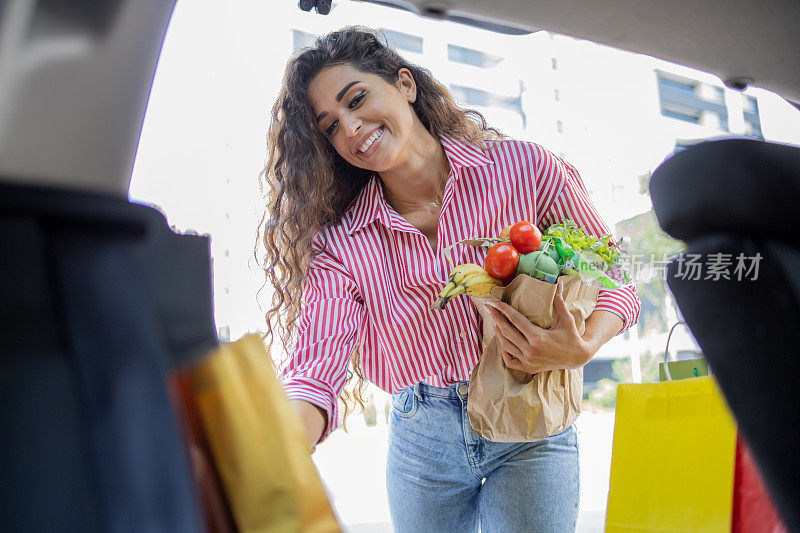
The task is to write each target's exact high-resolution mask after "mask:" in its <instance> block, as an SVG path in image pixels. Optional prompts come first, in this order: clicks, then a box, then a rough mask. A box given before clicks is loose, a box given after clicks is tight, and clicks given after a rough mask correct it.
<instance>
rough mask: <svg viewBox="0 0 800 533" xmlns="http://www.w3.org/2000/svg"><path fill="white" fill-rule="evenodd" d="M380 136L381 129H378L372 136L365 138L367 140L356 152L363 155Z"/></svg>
mask: <svg viewBox="0 0 800 533" xmlns="http://www.w3.org/2000/svg"><path fill="white" fill-rule="evenodd" d="M382 134H383V128H381V129H379V130H378V131H376V132H375V133H373V134H372V135H370V136H369V137H368V138H367V140H366V141H364V144H362V145H361V148H359V149H358V151H359V152H361V153H362V154H363V153H364V152H366V151H367V150H369V147H370V146H372V143H374V142H375V141H377V140H378V138H379V137H380V136H381V135H382Z"/></svg>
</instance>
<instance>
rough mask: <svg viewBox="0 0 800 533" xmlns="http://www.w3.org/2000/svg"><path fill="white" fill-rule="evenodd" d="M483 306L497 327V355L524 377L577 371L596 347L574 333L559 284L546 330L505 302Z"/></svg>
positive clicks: (587, 360) (574, 327)
mask: <svg viewBox="0 0 800 533" xmlns="http://www.w3.org/2000/svg"><path fill="white" fill-rule="evenodd" d="M486 303H487V304H488V305H489V307H490V309H489V312H490V313H491V315H492V318H493V319H494V321H495V323H496V325H497V330H496V331H497V334H498V340H499V341H500V346H499V348H500V354H501V355H502V356H503V360H504V361H505V363H506V366H507V367H508V368H512V369H514V370H520V371H522V372H525V373H527V374H537V373H539V372H544V371H546V370H555V369H560V368H567V369H572V368H579V367H581V366H583V365H585V364H586V363H588V362H589V360H590V359H591V358H592V356H593V355H594V354H595V352H596V351H597V348H599V346H598V347H595V346H594V344H593V343H591V342H588V341H586V340H584V339H583V338H582V337H581V335H580V333H578V326H577V325H576V324H575V318H574V317H573V316H572V314H571V313H570V312H569V311H568V310H567V305H566V304H565V303H564V298H563V295H562V288H561V286H560V285H559V288H558V291H556V296H555V299H554V301H553V311H554V318H553V324H552V325H551V327H550V328H549V329H544V328H541V327H539V326H537V325H535V324H533V323H532V322H531V321H529V320H528V319H527V318H525V315H523V314H522V313H520V312H519V311H517V310H516V309H514V308H513V307H511V306H510V305H508V304H507V303H503V302H499V301H486Z"/></svg>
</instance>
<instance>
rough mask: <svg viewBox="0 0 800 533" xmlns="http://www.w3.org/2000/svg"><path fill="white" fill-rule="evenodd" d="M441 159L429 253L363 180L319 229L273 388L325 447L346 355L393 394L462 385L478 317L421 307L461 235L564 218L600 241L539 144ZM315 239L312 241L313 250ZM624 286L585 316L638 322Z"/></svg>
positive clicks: (475, 346) (568, 169) (461, 307)
mask: <svg viewBox="0 0 800 533" xmlns="http://www.w3.org/2000/svg"><path fill="white" fill-rule="evenodd" d="M440 140H441V142H442V146H443V148H444V150H445V153H446V155H447V159H448V161H449V162H450V174H449V176H448V178H447V182H446V185H445V189H444V196H443V199H442V205H441V214H440V216H439V227H438V235H437V240H436V252H435V253H434V251H433V249H432V248H431V245H430V242H429V241H428V239H427V237H426V236H425V235H424V234H423V233H422V232H420V231H419V230H418V229H417V228H415V227H414V226H412V225H411V224H410V223H409V222H408V221H406V220H405V219H404V218H403V217H401V216H400V215H399V214H397V212H396V211H395V210H394V209H393V208H392V207H391V206H390V205H389V204H388V203H387V202H386V200H385V199H384V197H383V194H382V189H381V186H380V183H379V178H378V176H377V175H376V174H373V176H372V178H371V179H370V181H368V182H367V184H366V185H365V186H364V188H363V189H362V190H361V191H360V192H359V194H358V195H357V196H356V198H355V200H353V202H352V204H351V205H350V206H349V207H348V209H347V210H346V211H345V213H344V215H343V216H342V220H341V221H340V222H339V223H338V224H337V225H335V226H332V227H330V228H326V229H325V230H324V232H326V233H327V238H328V244H327V247H326V249H325V251H323V252H322V253H321V254H320V255H319V256H317V257H316V258H315V259H314V260H313V261H312V263H311V265H310V266H309V271H308V278H307V280H306V281H305V284H304V288H303V302H304V308H303V311H302V313H301V315H300V318H299V323H298V324H299V329H298V338H297V344H296V346H295V349H294V350H293V352H292V354H291V357H290V359H289V361H288V364H287V366H286V367H285V368H284V369H283V371H282V372H283V383H284V389H285V391H286V394H287V396H288V397H289V398H291V399H300V400H306V401H308V402H311V403H313V404H315V405H317V406H319V407H321V408H322V409H324V410H325V411H326V412H327V413H328V427H327V430H326V432H325V434H324V435H323V436H322V439H320V440H324V439H325V438H326V437H327V436H328V434H330V432H331V431H333V430H334V429H335V427H336V424H337V398H338V396H339V394H340V393H341V391H342V388H343V387H344V383H345V379H346V376H347V369H348V364H349V360H350V355H351V353H352V352H353V349H354V348H355V347H356V346H359V347H360V352H361V364H362V370H363V373H364V377H365V378H367V379H368V380H370V381H372V382H373V383H375V384H376V385H377V386H378V387H380V388H381V389H383V390H385V391H387V392H390V393H396V392H398V391H400V390H402V389H404V388H406V387H408V386H410V385H413V384H415V383H417V382H424V383H427V384H429V385H434V386H437V387H446V386H449V385H452V384H453V383H455V382H458V381H464V380H468V379H469V378H470V373H471V371H472V369H473V367H474V366H475V365H476V364H477V362H478V359H479V358H480V355H481V338H480V336H481V321H480V317H479V315H478V312H477V310H476V309H475V307H474V305H473V304H472V302H471V300H470V299H469V298H468V297H457V298H454V299H453V300H451V301H450V302H449V303H448V305H447V307H445V309H444V310H440V311H435V310H431V308H430V306H431V303H433V301H434V300H435V299H436V296H437V295H438V293H439V291H440V290H441V289H442V287H443V286H444V284H445V283H446V281H447V277H448V275H449V272H450V268H449V266H448V263H447V259H446V256H445V253H444V250H445V249H446V248H447V247H449V246H450V245H452V244H454V243H457V242H459V241H462V240H464V239H467V238H470V237H476V236H478V237H485V236H497V235H499V234H500V232H501V230H502V229H503V228H504V227H506V226H508V225H509V224H512V223H515V222H518V221H520V220H529V221H531V222H534V223H535V224H536V225H538V226H539V228H547V227H548V226H549V225H550V224H553V223H556V222H560V221H561V220H563V219H565V218H568V219H570V220H573V221H574V222H575V223H577V224H578V225H579V226H582V227H584V228H585V229H586V230H587V231H588V232H589V233H592V234H594V235H598V236H599V235H602V234H604V233H610V232H609V230H608V227H607V226H606V224H605V223H604V222H603V220H602V219H601V218H600V216H599V215H598V213H597V211H596V209H595V208H594V206H593V205H592V203H591V201H590V199H589V196H588V194H587V192H586V189H585V188H584V186H583V182H582V181H581V178H580V176H579V175H578V172H577V171H576V170H575V168H574V167H573V166H571V165H569V164H568V163H566V162H564V161H563V160H562V159H561V158H559V157H557V156H556V155H555V154H553V153H551V152H549V151H548V150H546V149H545V148H543V147H541V146H539V145H537V144H534V143H530V142H522V141H513V140H508V141H501V142H499V143H496V144H494V146H492V147H491V148H489V149H487V150H481V149H479V148H476V147H474V146H470V145H467V144H464V143H461V142H460V141H457V140H454V139H452V138H449V137H446V136H442V137H441V138H440ZM322 242H323V239H322V233H320V234H318V235H317V236H316V238H315V239H314V247H315V249H321V248H322ZM487 251H488V249H486V248H477V247H472V246H465V245H458V246H455V247H454V248H453V249H452V252H451V253H452V257H453V261H454V263H455V264H461V263H478V264H483V259H484V257H485V256H486V253H487ZM639 308H640V301H639V298H638V296H637V294H636V289H635V287H634V286H633V285H628V286H625V287H622V288H620V289H616V290H601V291H600V296H599V298H598V302H597V307H596V308H595V309H599V310H603V311H610V312H612V313H614V314H616V315H618V316H619V317H621V318H622V320H623V322H624V325H623V328H622V330H621V331H624V330H625V329H627V328H628V327H630V326H631V325H632V324H635V323H636V321H637V320H638V315H639Z"/></svg>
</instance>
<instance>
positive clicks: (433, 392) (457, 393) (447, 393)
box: [411, 381, 469, 400]
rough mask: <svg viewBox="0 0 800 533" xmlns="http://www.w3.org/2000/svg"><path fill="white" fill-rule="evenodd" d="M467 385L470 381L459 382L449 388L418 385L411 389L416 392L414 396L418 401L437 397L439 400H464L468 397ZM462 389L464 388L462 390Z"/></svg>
mask: <svg viewBox="0 0 800 533" xmlns="http://www.w3.org/2000/svg"><path fill="white" fill-rule="evenodd" d="M466 385H469V381H459V382H457V383H453V384H452V385H450V386H449V387H434V386H433V385H428V384H427V383H417V384H415V385H413V386H412V387H411V389H413V391H414V396H416V397H417V399H418V400H424V399H425V396H436V397H437V398H462V397H464V396H466V395H467V394H466V387H464V386H466ZM462 387H464V388H463V389H462Z"/></svg>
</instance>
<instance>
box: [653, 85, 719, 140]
mask: <svg viewBox="0 0 800 533" xmlns="http://www.w3.org/2000/svg"><path fill="white" fill-rule="evenodd" d="M656 75H657V78H658V95H659V98H660V101H661V114H662V115H663V116H665V117H668V118H674V119H677V120H682V121H684V122H690V123H692V124H702V125H705V126H714V127H716V128H718V129H720V130H722V131H728V107H727V106H726V105H725V91H724V89H722V88H721V87H709V86H707V85H706V86H703V85H701V83H700V82H698V81H695V80H689V79H684V78H679V77H677V76H672V75H669V74H665V73H663V72H658V71H656Z"/></svg>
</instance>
